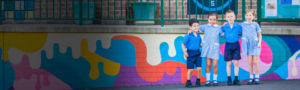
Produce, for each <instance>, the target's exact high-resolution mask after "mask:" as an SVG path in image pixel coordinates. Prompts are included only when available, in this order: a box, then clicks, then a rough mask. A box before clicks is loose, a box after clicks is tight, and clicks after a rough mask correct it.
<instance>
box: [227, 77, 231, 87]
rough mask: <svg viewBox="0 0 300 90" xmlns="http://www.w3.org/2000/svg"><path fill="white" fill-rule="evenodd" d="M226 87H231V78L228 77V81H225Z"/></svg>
mask: <svg viewBox="0 0 300 90" xmlns="http://www.w3.org/2000/svg"><path fill="white" fill-rule="evenodd" d="M227 85H228V86H231V85H232V81H231V78H230V77H229V78H228V80H227Z"/></svg>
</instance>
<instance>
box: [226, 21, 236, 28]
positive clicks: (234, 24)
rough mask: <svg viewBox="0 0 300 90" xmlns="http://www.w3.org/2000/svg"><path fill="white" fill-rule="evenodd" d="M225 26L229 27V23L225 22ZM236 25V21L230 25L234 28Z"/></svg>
mask: <svg viewBox="0 0 300 90" xmlns="http://www.w3.org/2000/svg"><path fill="white" fill-rule="evenodd" d="M225 26H227V27H229V28H230V24H229V23H227V24H226V25H225ZM235 26H236V22H234V23H233V26H232V28H234V27H235Z"/></svg>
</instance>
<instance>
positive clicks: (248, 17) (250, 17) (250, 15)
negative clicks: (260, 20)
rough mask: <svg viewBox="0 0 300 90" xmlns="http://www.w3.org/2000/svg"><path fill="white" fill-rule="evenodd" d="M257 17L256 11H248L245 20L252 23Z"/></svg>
mask: <svg viewBox="0 0 300 90" xmlns="http://www.w3.org/2000/svg"><path fill="white" fill-rule="evenodd" d="M254 17H255V11H254V10H251V9H250V10H247V11H246V15H245V18H246V20H247V21H248V22H251V21H252V20H253V19H254Z"/></svg>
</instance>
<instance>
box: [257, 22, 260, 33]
mask: <svg viewBox="0 0 300 90" xmlns="http://www.w3.org/2000/svg"><path fill="white" fill-rule="evenodd" d="M256 32H257V33H259V32H261V28H260V27H259V25H258V24H256Z"/></svg>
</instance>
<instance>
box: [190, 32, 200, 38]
mask: <svg viewBox="0 0 300 90" xmlns="http://www.w3.org/2000/svg"><path fill="white" fill-rule="evenodd" d="M189 35H190V36H193V37H195V35H194V33H193V32H191V33H190V34H189ZM196 35H197V37H198V36H199V34H198V33H196Z"/></svg>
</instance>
